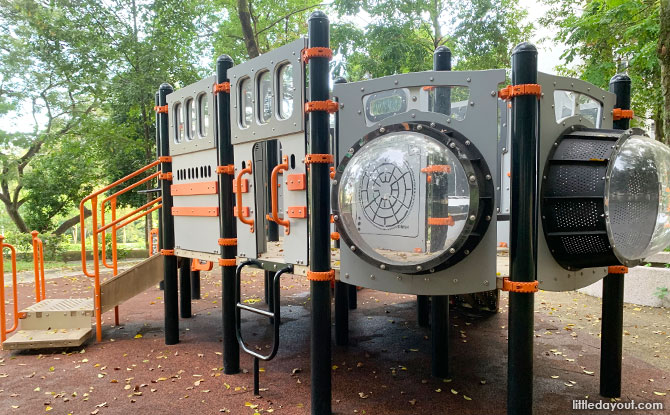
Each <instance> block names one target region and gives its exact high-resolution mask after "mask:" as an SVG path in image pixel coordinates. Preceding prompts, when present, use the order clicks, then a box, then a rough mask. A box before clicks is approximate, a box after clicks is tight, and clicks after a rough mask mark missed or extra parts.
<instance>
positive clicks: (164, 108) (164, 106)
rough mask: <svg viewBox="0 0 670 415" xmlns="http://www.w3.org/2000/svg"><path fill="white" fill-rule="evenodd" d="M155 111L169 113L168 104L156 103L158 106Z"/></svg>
mask: <svg viewBox="0 0 670 415" xmlns="http://www.w3.org/2000/svg"><path fill="white" fill-rule="evenodd" d="M154 111H156V112H157V113H159V114H167V113H168V107H167V104H166V105H163V106H160V105H156V106H155V107H154Z"/></svg>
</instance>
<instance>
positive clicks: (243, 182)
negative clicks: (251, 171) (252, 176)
mask: <svg viewBox="0 0 670 415" xmlns="http://www.w3.org/2000/svg"><path fill="white" fill-rule="evenodd" d="M240 184H241V185H242V193H248V192H249V180H247V179H242V180H241V181H240ZM233 193H237V180H234V181H233Z"/></svg>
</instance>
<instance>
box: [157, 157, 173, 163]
mask: <svg viewBox="0 0 670 415" xmlns="http://www.w3.org/2000/svg"><path fill="white" fill-rule="evenodd" d="M158 161H160V162H161V163H172V157H170V156H160V157H158Z"/></svg>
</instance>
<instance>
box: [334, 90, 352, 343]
mask: <svg viewBox="0 0 670 415" xmlns="http://www.w3.org/2000/svg"><path fill="white" fill-rule="evenodd" d="M346 82H347V80H346V79H344V78H342V77H337V78H335V80H334V81H333V83H335V84H344V83H346ZM339 129H340V117H339V114H337V113H335V133H334V134H333V140H332V144H331V150H332V154H333V155H334V156H335V166H336V167H337V163H339V161H340V156H339V151H338V137H339ZM335 247H337V248H339V247H340V241H339V240H337V241H335ZM350 286H351V285H349V284H347V283H345V282H343V281H342V280H339V281H336V282H335V344H336V345H338V346H347V345H348V344H349V287H350ZM354 288H356V287H354Z"/></svg>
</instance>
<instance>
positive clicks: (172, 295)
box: [158, 84, 179, 344]
mask: <svg viewBox="0 0 670 415" xmlns="http://www.w3.org/2000/svg"><path fill="white" fill-rule="evenodd" d="M172 91H173V89H172V86H170V84H162V85H161V86H160V89H159V90H158V94H159V104H160V106H165V105H167V99H166V97H167V95H168V94H170V93H171V92H172ZM168 110H169V109H168ZM168 115H169V114H168V113H160V114H159V121H160V137H161V156H169V155H170V140H169V130H168V128H169V119H168ZM161 171H162V172H163V174H166V173H171V172H172V163H171V162H163V163H161ZM160 182H161V195H162V197H163V208H162V209H161V210H162V212H161V214H162V218H163V220H162V224H163V229H162V232H161V235H162V239H163V240H162V242H163V245H161V247H160V248H161V250H167V252H166V253H167V255H164V256H163V261H164V270H163V284H164V289H165V292H164V293H163V298H164V303H165V344H177V343H179V303H178V301H179V300H178V298H177V297H178V293H177V292H178V289H177V257H176V256H174V252H172V253H171V254H170V251H173V250H174V218H173V217H172V196H171V195H170V185H171V183H172V182H171V181H170V180H168V179H167V178H165V176H164V177H163V179H162V180H161V181H160Z"/></svg>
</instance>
